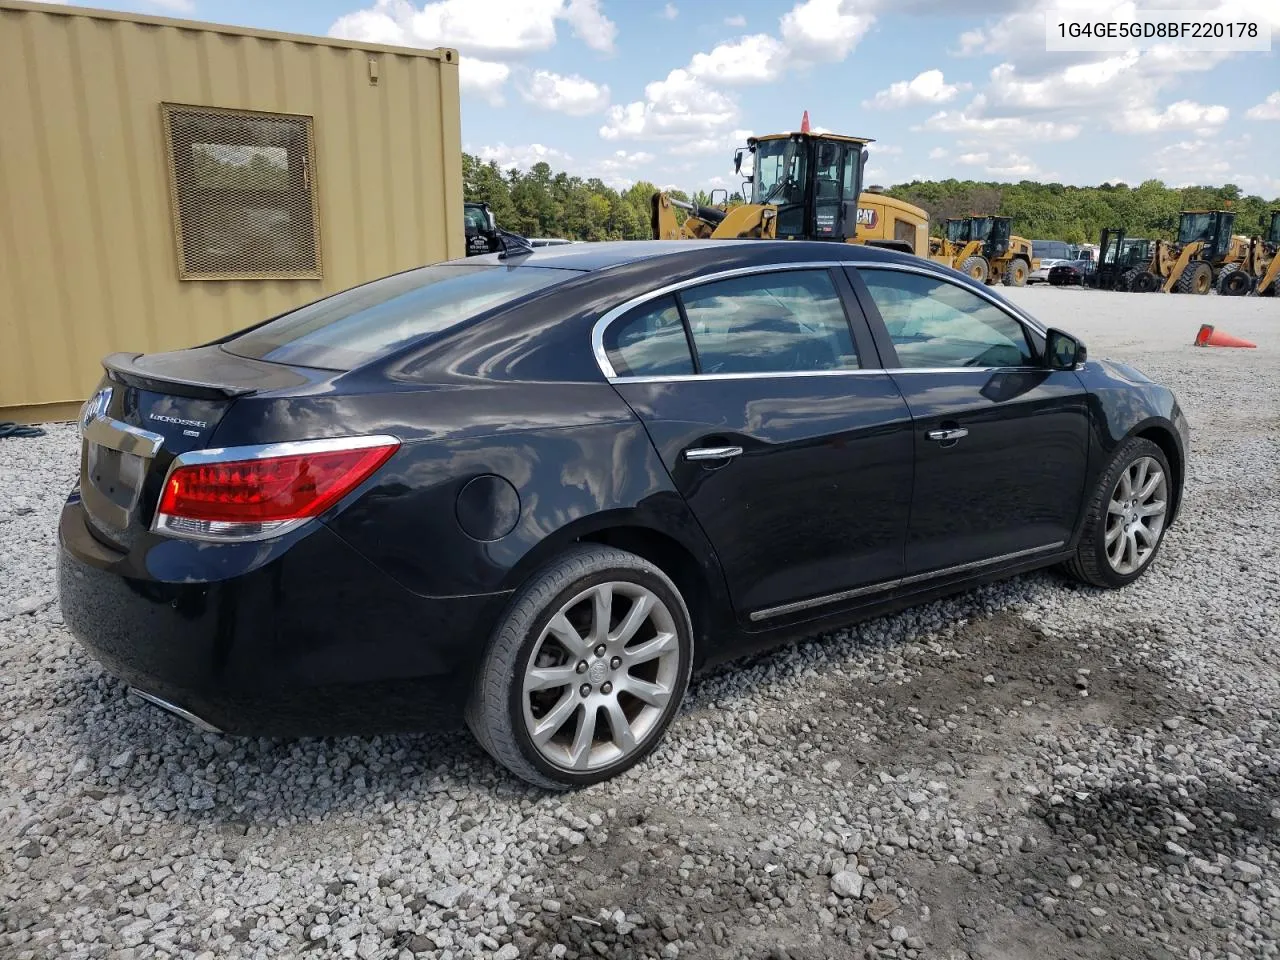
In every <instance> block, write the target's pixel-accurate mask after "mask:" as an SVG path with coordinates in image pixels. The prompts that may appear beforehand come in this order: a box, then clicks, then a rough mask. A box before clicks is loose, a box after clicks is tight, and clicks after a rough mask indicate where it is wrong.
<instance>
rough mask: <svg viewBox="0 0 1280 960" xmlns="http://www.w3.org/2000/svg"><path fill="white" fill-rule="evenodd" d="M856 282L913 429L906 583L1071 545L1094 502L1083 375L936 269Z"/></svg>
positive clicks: (858, 274) (1015, 320)
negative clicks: (1088, 477)
mask: <svg viewBox="0 0 1280 960" xmlns="http://www.w3.org/2000/svg"><path fill="white" fill-rule="evenodd" d="M849 272H850V276H851V279H852V280H853V281H854V283H855V286H856V288H857V290H858V295H859V299H860V300H861V301H862V302H863V306H864V308H865V309H866V312H867V315H868V319H869V321H870V322H871V324H872V326H873V332H875V333H876V335H877V336H878V337H879V338H880V348H881V349H880V352H881V354H882V355H885V354H892V360H890V359H886V361H885V365H886V366H887V367H889V368H890V371H891V373H892V376H893V379H894V380H895V381H896V382H897V384H898V386H899V388H900V389H901V391H902V395H903V397H904V398H905V400H906V403H907V406H908V407H909V408H910V410H911V417H912V422H913V425H914V449H915V479H914V486H913V493H912V505H911V522H910V524H909V526H908V530H907V544H906V568H905V573H906V575H907V576H912V575H918V574H922V573H928V572H930V571H941V570H946V569H948V568H952V567H957V566H965V565H969V564H984V563H987V562H999V561H1001V560H1006V559H1007V560H1014V559H1017V558H1019V557H1025V556H1033V555H1034V554H1036V553H1037V552H1041V551H1044V552H1051V551H1053V550H1055V549H1059V548H1061V547H1062V546H1063V545H1064V544H1065V543H1066V542H1067V541H1068V540H1070V539H1071V535H1072V532H1073V530H1074V527H1075V524H1076V519H1077V517H1078V515H1079V512H1080V506H1081V499H1082V497H1083V496H1084V484H1085V472H1086V464H1087V451H1088V437H1089V412H1088V407H1087V397H1086V393H1085V390H1084V387H1083V385H1082V384H1081V382H1080V379H1079V377H1077V376H1076V374H1075V373H1074V372H1072V371H1069V370H1050V369H1048V368H1047V367H1044V366H1042V365H1041V362H1040V356H1041V353H1042V350H1043V335H1042V332H1041V331H1038V330H1036V329H1034V328H1033V327H1031V326H1029V325H1028V324H1027V323H1026V322H1024V320H1023V319H1021V318H1019V317H1017V316H1015V315H1014V314H1013V313H1012V312H1011V311H1010V310H1008V309H1006V308H1005V307H1003V306H1001V305H1000V304H998V303H997V302H996V301H995V300H994V298H990V297H987V296H984V295H983V294H982V293H979V292H978V291H976V290H974V289H972V288H969V287H966V286H963V285H961V284H959V283H955V282H953V281H951V280H950V279H947V278H945V277H943V276H941V275H940V274H939V273H937V272H935V271H930V270H927V269H923V270H921V269H915V268H906V269H903V268H898V269H891V268H889V267H887V266H877V267H875V268H872V267H870V266H859V267H857V268H856V269H854V268H850V270H849ZM859 281H860V282H859Z"/></svg>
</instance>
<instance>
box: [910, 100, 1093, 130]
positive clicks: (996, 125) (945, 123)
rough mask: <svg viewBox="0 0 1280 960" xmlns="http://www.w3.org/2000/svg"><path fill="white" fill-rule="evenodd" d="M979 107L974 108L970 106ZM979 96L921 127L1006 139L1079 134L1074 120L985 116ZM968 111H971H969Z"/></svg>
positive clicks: (927, 121)
mask: <svg viewBox="0 0 1280 960" xmlns="http://www.w3.org/2000/svg"><path fill="white" fill-rule="evenodd" d="M975 106H976V107H977V108H979V109H978V110H976V111H974V109H973V108H974V107H975ZM984 106H985V100H984V99H983V98H982V97H975V98H974V101H973V103H971V104H970V105H969V107H968V108H966V109H964V110H959V111H954V112H953V111H949V110H940V111H938V112H937V113H935V114H934V115H933V116H931V117H930V118H929V119H928V120H926V121H925V127H926V128H928V129H931V130H941V131H943V132H945V133H981V134H987V135H988V136H996V137H1002V138H1006V139H1010V140H1039V141H1046V140H1049V141H1061V140H1074V139H1075V138H1076V137H1078V136H1079V135H1080V125H1079V124H1076V123H1056V122H1054V121H1052V120H1027V119H1025V118H1023V117H987V116H983V115H982V113H981V108H982V107H984ZM971 111H972V112H971Z"/></svg>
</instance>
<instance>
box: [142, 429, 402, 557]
mask: <svg viewBox="0 0 1280 960" xmlns="http://www.w3.org/2000/svg"><path fill="white" fill-rule="evenodd" d="M346 443H347V444H348V445H346V446H344V445H343V441H316V442H314V443H313V442H309V441H302V442H299V443H286V444H278V445H277V446H276V449H278V450H279V451H280V452H279V454H278V455H272V452H271V451H272V448H267V450H266V451H265V452H266V453H267V455H265V456H255V457H252V458H249V457H239V458H237V457H236V453H237V451H236V450H235V449H229V450H226V451H225V452H220V455H219V456H218V457H217V458H216V459H204V458H198V459H196V460H195V462H192V463H187V464H180V465H179V466H177V467H175V468H174V469H173V470H171V471H170V473H169V476H168V477H167V478H166V480H165V486H164V491H163V493H162V494H161V496H160V504H159V506H158V507H157V510H156V514H157V517H156V526H157V528H159V529H163V530H165V531H166V532H168V533H172V534H175V535H178V536H184V535H185V536H193V537H197V538H199V539H213V540H222V539H234V540H243V539H260V538H262V537H263V536H269V535H278V534H280V533H283V532H284V529H285V528H287V527H292V526H294V525H295V524H297V523H300V522H302V521H305V520H306V519H308V518H311V517H315V516H318V515H319V514H321V513H324V511H325V510H327V509H329V508H330V507H331V506H333V505H334V504H335V503H337V502H338V501H339V500H341V499H342V498H343V497H344V496H346V495H347V494H348V493H350V492H351V491H352V490H354V489H355V488H356V487H358V486H359V485H360V484H361V483H363V482H364V481H365V480H367V479H368V478H369V477H370V476H372V474H373V473H374V471H376V470H377V469H378V468H379V467H381V466H382V465H383V464H384V463H386V462H387V460H388V459H389V458H390V457H391V455H392V454H393V453H395V451H396V450H397V448H398V447H399V446H400V443H399V441H398V440H396V439H395V438H393V437H376V438H373V437H368V438H366V437H361V438H356V439H354V440H351V441H347V442H346ZM223 453H225V457H226V459H223V456H222V454H223Z"/></svg>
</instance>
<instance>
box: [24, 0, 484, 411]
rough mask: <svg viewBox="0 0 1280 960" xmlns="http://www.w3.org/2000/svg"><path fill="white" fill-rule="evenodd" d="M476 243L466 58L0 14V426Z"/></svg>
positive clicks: (113, 20)
mask: <svg viewBox="0 0 1280 960" xmlns="http://www.w3.org/2000/svg"><path fill="white" fill-rule="evenodd" d="M464 244H465V241H464V228H463V212H462V146H461V129H460V119H459V101H458V55H457V52H456V51H454V50H449V49H443V48H441V49H435V50H416V49H408V48H401V47H387V46H379V45H374V44H366V43H353V42H347V41H340V40H333V39H329V38H325V37H308V36H294V35H289V34H281V33H271V32H267V31H262V30H248V29H241V28H236V27H226V26H220V25H216V24H210V23H195V22H191V21H182V20H173V19H168V18H162V17H147V16H135V15H132V14H120V13H111V12H106V11H99V10H89V9H84V8H78V7H63V6H49V5H44V4H36V3H26V2H19V0H0V420H19V421H28V422H30V421H40V420H56V419H68V418H70V417H71V416H73V415H74V413H75V410H76V406H77V404H78V403H79V402H81V401H82V400H83V399H84V398H85V397H86V396H88V394H89V392H90V391H91V388H92V386H93V384H94V383H95V382H96V381H97V380H98V378H99V377H100V376H101V373H102V369H101V367H100V365H99V360H100V359H101V358H102V357H103V356H104V355H106V354H108V353H112V352H114V351H117V350H129V351H134V352H140V353H148V352H154V351H159V350H168V349H174V348H178V347H183V346H189V345H193V344H197V343H202V342H207V341H210V340H213V339H216V338H218V337H221V336H223V335H225V334H227V333H229V332H231V331H233V330H237V329H240V328H242V327H245V326H248V325H250V324H252V323H256V322H258V321H260V320H264V319H266V318H268V317H271V316H274V315H275V314H278V313H280V312H282V311H284V310H286V309H288V308H290V307H293V306H297V305H299V304H302V303H307V302H310V301H312V300H315V299H317V298H319V297H321V296H324V295H325V294H328V293H331V292H333V291H335V290H341V289H344V288H346V287H350V286H353V285H355V284H357V283H362V282H364V281H366V280H370V279H373V278H375V277H379V276H383V275H385V274H388V273H393V272H395V271H398V270H404V269H407V268H410V267H414V266H417V265H419V264H424V263H433V262H438V261H440V260H445V259H450V258H453V257H461V256H463V255H464V254H465V249H464Z"/></svg>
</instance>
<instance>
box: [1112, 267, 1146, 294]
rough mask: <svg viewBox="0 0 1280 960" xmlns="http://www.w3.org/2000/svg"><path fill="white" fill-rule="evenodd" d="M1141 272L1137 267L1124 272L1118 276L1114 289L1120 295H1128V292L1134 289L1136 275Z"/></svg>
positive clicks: (1136, 279) (1136, 280)
mask: <svg viewBox="0 0 1280 960" xmlns="http://www.w3.org/2000/svg"><path fill="white" fill-rule="evenodd" d="M1141 272H1142V271H1141V270H1139V269H1138V268H1137V267H1132V268H1131V269H1129V270H1126V271H1125V272H1124V273H1122V274H1120V276H1119V277H1118V278H1117V279H1116V289H1117V290H1119V291H1120V292H1121V293H1128V292H1129V291H1131V290H1133V289H1135V284H1136V283H1137V282H1138V275H1139V274H1140V273H1141Z"/></svg>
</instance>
